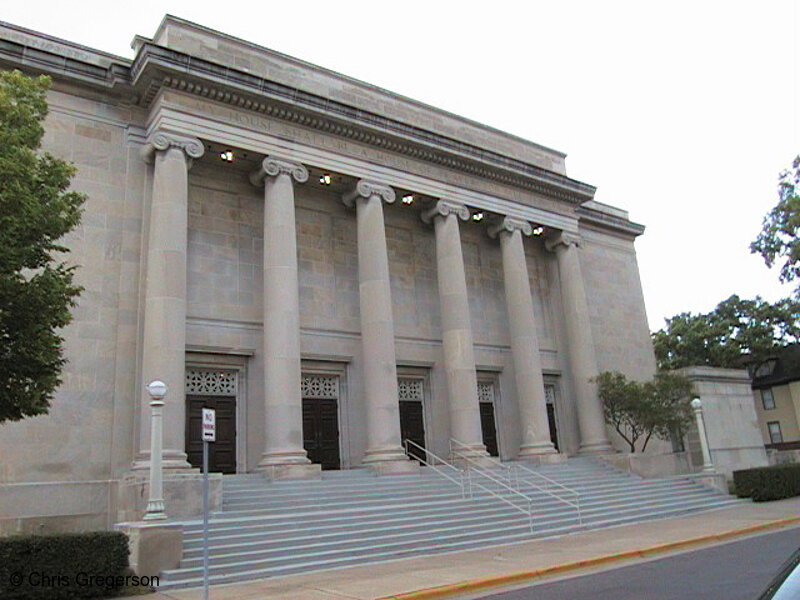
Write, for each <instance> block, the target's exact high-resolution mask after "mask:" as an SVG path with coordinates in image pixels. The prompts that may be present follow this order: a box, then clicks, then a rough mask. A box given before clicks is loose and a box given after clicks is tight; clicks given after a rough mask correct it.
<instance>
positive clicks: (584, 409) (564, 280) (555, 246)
mask: <svg viewBox="0 0 800 600" xmlns="http://www.w3.org/2000/svg"><path fill="white" fill-rule="evenodd" d="M578 244H579V239H578V238H577V237H572V236H568V235H567V234H563V233H562V234H561V235H560V236H559V237H558V238H556V239H555V240H550V241H549V242H548V244H547V245H548V248H550V249H552V250H554V251H555V253H556V258H557V260H558V271H559V274H560V278H561V297H562V301H563V310H564V322H565V325H566V330H567V344H568V346H569V353H568V357H569V365H570V371H571V372H572V385H573V391H574V394H575V401H576V407H577V412H578V428H579V430H580V436H581V443H580V450H579V451H580V452H581V453H585V454H591V453H601V452H607V451H609V450H611V443H610V442H609V441H608V435H607V433H606V426H605V419H604V417H603V406H602V404H601V401H600V398H599V396H598V394H597V383H596V382H595V381H594V380H595V378H596V377H597V375H598V374H599V370H598V366H597V357H596V355H595V351H594V340H593V339H592V329H591V323H590V321H589V306H588V303H587V301H586V290H585V288H584V286H583V275H582V273H581V265H580V258H579V256H578Z"/></svg>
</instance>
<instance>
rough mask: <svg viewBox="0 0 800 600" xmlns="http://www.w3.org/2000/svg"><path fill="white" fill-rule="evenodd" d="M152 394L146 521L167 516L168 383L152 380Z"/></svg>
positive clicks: (148, 391)
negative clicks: (165, 441) (165, 416)
mask: <svg viewBox="0 0 800 600" xmlns="http://www.w3.org/2000/svg"><path fill="white" fill-rule="evenodd" d="M147 393H148V394H150V397H151V398H152V400H151V401H150V409H151V413H150V492H149V495H148V498H147V509H146V511H145V515H144V517H142V520H144V521H158V520H163V519H166V518H167V515H166V513H165V512H164V483H163V478H162V474H161V451H162V446H163V440H162V411H163V409H164V396H166V395H167V384H165V383H164V382H163V381H159V380H155V381H151V382H150V383H149V384H148V386H147Z"/></svg>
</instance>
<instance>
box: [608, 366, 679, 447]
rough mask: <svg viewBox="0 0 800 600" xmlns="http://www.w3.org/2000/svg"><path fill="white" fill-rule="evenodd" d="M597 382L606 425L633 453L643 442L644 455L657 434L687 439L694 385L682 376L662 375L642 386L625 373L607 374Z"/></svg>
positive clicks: (674, 374) (665, 438) (610, 372)
mask: <svg viewBox="0 0 800 600" xmlns="http://www.w3.org/2000/svg"><path fill="white" fill-rule="evenodd" d="M595 381H596V382H597V384H598V395H599V396H600V400H601V401H602V402H603V414H604V416H605V419H606V422H607V423H609V424H610V425H613V427H614V429H615V431H616V432H617V433H618V434H619V435H620V437H621V438H622V439H623V440H625V441H626V442H627V443H628V446H629V447H630V450H631V452H636V442H637V441H639V440H640V439H644V442H643V443H642V452H644V451H645V449H646V448H647V444H648V443H649V442H650V439H651V438H652V437H653V436H654V435H655V436H656V437H658V438H661V439H664V440H668V439H670V438H671V436H672V435H673V434H677V435H679V436H683V435H684V434H685V433H686V431H687V429H688V427H689V425H690V424H691V422H692V409H691V405H690V400H691V394H692V383H691V382H690V381H689V380H688V379H686V378H685V377H683V376H681V375H678V374H676V373H658V374H656V376H655V377H654V378H653V380H652V381H648V382H646V383H639V382H637V381H630V380H629V379H628V378H627V377H625V375H623V374H622V373H619V372H616V371H604V372H603V373H600V375H598V377H597V378H596V379H595Z"/></svg>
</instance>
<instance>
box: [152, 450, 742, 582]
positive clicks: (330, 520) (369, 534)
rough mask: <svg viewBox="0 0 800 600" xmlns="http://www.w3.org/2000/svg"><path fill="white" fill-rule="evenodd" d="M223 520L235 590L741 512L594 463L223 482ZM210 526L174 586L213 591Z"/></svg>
mask: <svg viewBox="0 0 800 600" xmlns="http://www.w3.org/2000/svg"><path fill="white" fill-rule="evenodd" d="M222 485H223V505H222V510H220V511H219V512H216V513H214V514H212V515H211V519H210V527H209V531H210V533H209V540H210V542H209V548H210V550H209V556H210V559H209V574H210V575H209V577H210V581H211V582H212V583H225V582H233V581H242V580H247V579H257V578H264V577H274V576H279V575H287V574H291V573H300V572H305V571H315V570H320V569H331V568H337V567H343V566H347V565H355V564H366V563H370V562H379V561H385V560H391V559H395V558H403V557H409V556H420V555H425V554H436V553H444V552H452V551H458V550H469V549H475V548H483V547H487V546H492V545H500V544H509V543H514V542H520V541H525V540H530V539H534V538H542V537H549V536H560V535H565V534H569V533H573V532H576V531H581V530H587V529H595V528H601V527H610V526H614V525H620V524H625V523H634V522H640V521H647V520H653V519H661V518H666V517H672V516H677V515H683V514H688V513H693V512H699V511H707V510H714V509H718V508H723V507H727V506H732V505H734V504H736V503H738V502H742V501H740V500H736V499H735V498H733V497H731V496H727V495H724V494H721V493H719V492H715V491H713V490H711V489H709V488H705V487H703V486H700V485H698V484H696V483H693V482H691V481H688V480H684V479H641V478H639V477H636V476H634V475H631V474H628V473H623V472H619V471H616V470H614V469H612V468H611V467H609V466H607V465H606V464H604V463H601V462H599V461H597V460H595V459H590V458H571V459H569V460H568V461H567V462H566V463H563V464H559V465H548V466H539V467H522V468H520V469H516V468H514V467H511V468H509V467H508V466H504V467H493V468H492V467H489V468H477V469H476V468H473V469H467V470H462V471H457V470H456V469H454V468H452V467H448V469H443V468H442V467H441V466H439V467H435V468H431V467H422V469H421V472H420V474H419V475H391V476H385V477H375V476H374V475H372V474H371V473H370V472H368V471H366V470H362V469H355V470H349V471H332V472H324V473H323V477H322V479H321V480H316V481H277V482H268V481H266V480H265V479H264V478H263V477H262V476H260V475H256V474H254V475H229V476H225V477H224V478H223V484H222ZM202 566H203V531H202V522H201V521H199V520H198V521H187V522H185V523H184V553H183V559H182V560H181V564H180V567H179V568H178V569H175V570H170V571H165V572H163V573H162V579H161V585H162V587H165V586H166V587H187V586H197V585H201V584H202Z"/></svg>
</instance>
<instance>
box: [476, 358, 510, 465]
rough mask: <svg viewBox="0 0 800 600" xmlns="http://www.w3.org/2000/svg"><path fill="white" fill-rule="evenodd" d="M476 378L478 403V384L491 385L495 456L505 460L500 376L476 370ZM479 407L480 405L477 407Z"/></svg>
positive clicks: (479, 397) (479, 396) (479, 398)
mask: <svg viewBox="0 0 800 600" xmlns="http://www.w3.org/2000/svg"><path fill="white" fill-rule="evenodd" d="M477 379H478V403H480V402H481V401H482V400H481V395H480V386H481V384H484V385H487V384H488V385H491V386H492V400H491V401H492V406H493V407H494V434H495V438H496V439H497V458H498V459H500V460H507V459H508V457H507V456H506V452H505V449H506V439H505V427H504V422H503V403H502V402H501V400H500V398H501V394H500V376H499V373H495V372H492V371H478V372H477ZM483 402H487V400H483ZM478 408H479V409H480V406H479V407H478Z"/></svg>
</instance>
